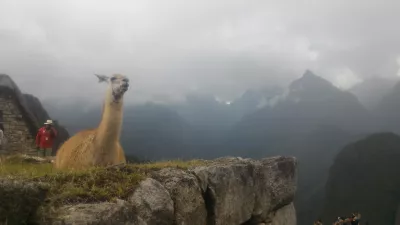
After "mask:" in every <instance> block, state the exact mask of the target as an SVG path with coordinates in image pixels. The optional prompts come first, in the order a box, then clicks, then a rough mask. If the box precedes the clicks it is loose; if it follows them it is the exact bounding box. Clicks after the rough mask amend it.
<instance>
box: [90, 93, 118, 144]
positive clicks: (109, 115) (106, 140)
mask: <svg viewBox="0 0 400 225" xmlns="http://www.w3.org/2000/svg"><path fill="white" fill-rule="evenodd" d="M122 106H123V102H122V99H121V100H120V101H119V102H115V101H113V96H112V91H111V88H110V89H109V90H108V91H107V95H106V99H105V101H104V106H103V115H102V118H101V122H100V124H99V127H98V128H97V132H96V147H97V148H101V149H103V150H104V151H108V150H110V151H111V149H110V148H113V147H114V146H115V144H116V143H118V142H119V137H120V134H121V126H122V112H123V108H122Z"/></svg>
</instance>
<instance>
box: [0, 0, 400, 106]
mask: <svg viewBox="0 0 400 225" xmlns="http://www.w3.org/2000/svg"><path fill="white" fill-rule="evenodd" d="M399 11H400V2H399V1H396V0H386V1H384V3H383V2H382V1H379V0H367V1H366V0H363V1H361V0H353V1H346V0H334V1H333V0H329V1H327V0H326V1H324V0H308V1H306V0H293V1H290V0H279V1H278V0H277V1H268V0H260V1H259V0H252V1H246V0H218V1H214V0H202V1H194V0H170V1H161V0H159V1H155V0H146V1H138V0H135V1H132V0H131V1H122V0H113V1H108V0H96V1H94V0H85V1H79V0H68V1H57V0H36V1H31V0H0V73H7V74H9V75H10V76H11V77H12V78H13V79H14V80H15V81H16V82H17V84H18V85H19V86H20V88H21V89H22V90H23V91H24V92H28V93H31V94H34V95H36V96H38V97H39V98H41V99H77V98H81V99H88V98H91V97H92V96H95V95H99V94H102V92H103V90H104V85H102V84H98V83H97V80H96V79H97V78H96V77H94V76H93V73H100V74H111V73H122V74H125V75H127V76H128V77H129V78H130V80H131V87H132V88H131V90H130V91H129V93H127V96H126V98H127V100H126V101H128V102H135V101H143V100H158V101H174V100H180V99H182V97H183V96H184V94H185V93H188V92H200V93H211V94H214V95H215V96H217V97H218V98H219V99H223V100H225V101H230V100H232V99H233V98H235V97H236V96H238V95H240V94H241V93H243V92H244V91H245V90H246V89H248V88H256V87H262V86H270V85H286V84H287V83H288V82H289V81H290V80H293V79H295V78H298V77H299V76H301V75H302V73H303V72H304V71H305V70H306V69H311V70H313V71H314V72H315V73H317V74H318V75H320V76H322V77H324V78H326V79H328V80H329V81H331V82H332V83H334V84H335V85H336V86H338V87H340V88H343V89H346V88H349V87H351V86H353V85H354V84H356V83H358V82H360V81H362V80H363V79H365V78H368V77H371V76H373V75H374V76H375V75H376V76H382V77H395V76H398V75H399V74H400V73H399V63H400V54H399V53H400V41H398V40H400V31H399V29H397V21H400V13H398V12H399ZM95 98H96V99H100V98H98V97H95Z"/></svg>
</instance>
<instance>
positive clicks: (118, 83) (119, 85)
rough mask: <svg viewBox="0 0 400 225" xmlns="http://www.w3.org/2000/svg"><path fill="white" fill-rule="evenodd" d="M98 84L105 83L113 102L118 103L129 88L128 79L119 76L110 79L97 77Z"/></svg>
mask: <svg viewBox="0 0 400 225" xmlns="http://www.w3.org/2000/svg"><path fill="white" fill-rule="evenodd" d="M95 75H96V76H97V77H98V78H99V82H107V83H109V85H110V91H111V94H112V97H113V101H115V102H118V101H119V100H120V99H122V97H123V96H124V94H125V92H126V91H127V90H128V87H129V79H128V78H126V77H125V76H123V75H121V74H114V75H112V76H111V77H108V76H105V75H97V74H95Z"/></svg>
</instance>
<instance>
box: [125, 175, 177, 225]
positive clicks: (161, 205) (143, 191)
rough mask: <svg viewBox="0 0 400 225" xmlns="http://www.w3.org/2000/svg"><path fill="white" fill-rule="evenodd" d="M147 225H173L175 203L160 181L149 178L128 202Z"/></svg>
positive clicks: (140, 185)
mask: <svg viewBox="0 0 400 225" xmlns="http://www.w3.org/2000/svg"><path fill="white" fill-rule="evenodd" d="M128 201H129V202H130V203H132V205H133V207H134V209H135V212H136V213H137V215H138V216H139V217H140V218H142V219H143V220H144V221H145V222H146V224H147V225H172V224H173V222H174V202H173V201H172V199H171V196H170V194H169V192H168V190H167V189H166V188H165V187H164V186H163V185H162V184H161V183H160V182H158V181H156V180H154V179H152V178H147V179H146V180H144V181H142V182H141V183H140V184H139V187H138V188H137V189H136V190H135V192H134V193H133V195H132V196H131V197H130V198H129V200H128Z"/></svg>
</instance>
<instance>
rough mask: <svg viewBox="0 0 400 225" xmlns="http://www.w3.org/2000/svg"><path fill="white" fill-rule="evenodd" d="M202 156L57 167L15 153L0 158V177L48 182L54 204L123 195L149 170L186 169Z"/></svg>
mask: <svg viewBox="0 0 400 225" xmlns="http://www.w3.org/2000/svg"><path fill="white" fill-rule="evenodd" d="M204 164H205V161H202V160H192V161H183V160H173V161H161V162H154V163H143V164H128V165H126V166H125V167H124V168H120V169H104V168H91V169H88V170H85V171H60V170H56V169H54V168H53V165H52V164H50V163H42V164H35V163H27V162H25V161H23V160H19V159H18V157H11V158H7V159H6V158H1V159H0V179H4V178H5V179H16V180H24V181H32V182H44V183H48V184H50V190H49V192H48V194H47V200H46V202H47V205H50V206H58V205H64V204H74V203H90V202H104V201H112V200H113V199H116V198H119V199H126V198H127V197H128V196H129V195H131V194H132V193H133V191H134V190H135V188H136V187H137V185H138V184H139V182H140V181H142V180H143V179H145V178H146V177H147V176H148V174H149V173H150V172H153V171H156V170H160V169H163V168H178V169H183V170H186V169H188V168H191V167H194V166H201V165H204Z"/></svg>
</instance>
